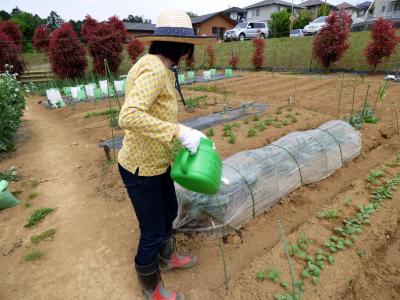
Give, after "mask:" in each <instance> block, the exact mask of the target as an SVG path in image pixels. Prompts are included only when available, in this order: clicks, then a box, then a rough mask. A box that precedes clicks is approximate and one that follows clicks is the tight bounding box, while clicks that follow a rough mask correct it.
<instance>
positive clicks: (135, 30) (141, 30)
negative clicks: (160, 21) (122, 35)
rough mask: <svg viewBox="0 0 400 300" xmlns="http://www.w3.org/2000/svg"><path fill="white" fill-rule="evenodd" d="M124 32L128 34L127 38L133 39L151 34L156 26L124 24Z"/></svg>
mask: <svg viewBox="0 0 400 300" xmlns="http://www.w3.org/2000/svg"><path fill="white" fill-rule="evenodd" d="M124 26H125V29H126V31H127V32H128V34H127V35H128V38H133V37H136V36H139V35H146V34H153V33H154V31H155V29H156V25H155V24H148V23H130V22H124Z"/></svg>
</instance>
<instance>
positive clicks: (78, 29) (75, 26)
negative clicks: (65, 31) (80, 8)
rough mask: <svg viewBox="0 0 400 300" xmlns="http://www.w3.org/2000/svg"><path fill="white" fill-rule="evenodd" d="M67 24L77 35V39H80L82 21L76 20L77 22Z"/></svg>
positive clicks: (70, 21)
mask: <svg viewBox="0 0 400 300" xmlns="http://www.w3.org/2000/svg"><path fill="white" fill-rule="evenodd" d="M69 23H71V25H72V28H73V29H74V31H75V32H76V33H77V34H78V36H79V38H82V35H81V31H82V25H83V21H82V20H78V21H75V20H69Z"/></svg>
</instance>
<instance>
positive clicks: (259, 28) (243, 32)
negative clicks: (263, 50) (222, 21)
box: [224, 22, 268, 41]
mask: <svg viewBox="0 0 400 300" xmlns="http://www.w3.org/2000/svg"><path fill="white" fill-rule="evenodd" d="M258 35H260V36H261V37H262V38H264V39H265V38H267V37H268V25H267V23H265V22H244V23H239V24H237V25H236V27H235V28H233V29H230V30H228V31H226V32H225V33H224V41H231V40H239V41H244V40H246V39H252V38H255V37H257V36H258Z"/></svg>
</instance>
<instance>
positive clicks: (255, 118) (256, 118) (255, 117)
mask: <svg viewBox="0 0 400 300" xmlns="http://www.w3.org/2000/svg"><path fill="white" fill-rule="evenodd" d="M253 121H254V122H258V121H260V116H259V115H258V114H255V115H254V117H253Z"/></svg>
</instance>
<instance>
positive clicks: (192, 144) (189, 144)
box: [177, 125, 207, 154]
mask: <svg viewBox="0 0 400 300" xmlns="http://www.w3.org/2000/svg"><path fill="white" fill-rule="evenodd" d="M179 126H180V130H179V135H178V136H177V138H178V140H179V141H180V142H181V143H182V145H183V147H185V148H186V149H188V150H189V151H190V153H192V154H195V153H196V152H197V149H198V148H199V145H200V138H207V137H206V136H205V135H204V134H203V133H202V132H201V131H198V130H196V129H193V128H189V127H186V126H184V125H179Z"/></svg>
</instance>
